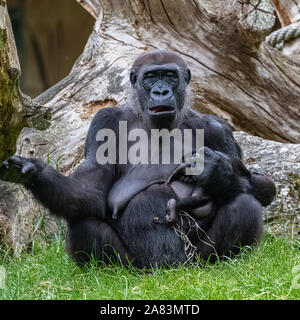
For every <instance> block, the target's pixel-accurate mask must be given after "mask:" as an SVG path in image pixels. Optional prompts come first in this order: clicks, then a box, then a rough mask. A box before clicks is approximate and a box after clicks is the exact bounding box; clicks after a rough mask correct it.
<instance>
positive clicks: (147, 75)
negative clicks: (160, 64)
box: [144, 72, 155, 79]
mask: <svg viewBox="0 0 300 320" xmlns="http://www.w3.org/2000/svg"><path fill="white" fill-rule="evenodd" d="M152 78H155V74H154V72H147V73H145V75H144V79H152Z"/></svg>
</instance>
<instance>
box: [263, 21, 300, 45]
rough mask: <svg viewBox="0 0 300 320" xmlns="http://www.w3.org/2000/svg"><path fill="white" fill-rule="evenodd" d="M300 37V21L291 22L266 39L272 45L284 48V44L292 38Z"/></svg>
mask: <svg viewBox="0 0 300 320" xmlns="http://www.w3.org/2000/svg"><path fill="white" fill-rule="evenodd" d="M298 37H300V22H297V23H293V24H290V25H289V26H287V27H284V28H281V29H279V30H276V31H274V32H272V33H271V34H269V35H268V36H267V37H266V41H267V43H268V44H269V45H271V46H272V47H275V48H276V49H278V50H282V48H283V46H284V44H285V43H286V42H288V41H290V40H292V39H295V38H298Z"/></svg>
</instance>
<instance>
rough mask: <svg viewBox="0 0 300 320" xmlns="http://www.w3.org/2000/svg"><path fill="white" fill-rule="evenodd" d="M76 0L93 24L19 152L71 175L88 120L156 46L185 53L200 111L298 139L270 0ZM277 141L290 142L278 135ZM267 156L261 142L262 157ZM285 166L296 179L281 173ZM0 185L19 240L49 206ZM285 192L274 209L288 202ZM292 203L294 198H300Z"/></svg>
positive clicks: (293, 83)
mask: <svg viewBox="0 0 300 320" xmlns="http://www.w3.org/2000/svg"><path fill="white" fill-rule="evenodd" d="M77 1H78V2H80V3H81V4H82V5H83V6H84V8H85V9H87V10H88V11H89V12H90V13H91V14H92V15H93V16H94V17H97V20H96V23H95V26H94V30H93V32H92V34H91V35H90V37H89V39H88V42H87V44H86V47H85V49H84V52H83V53H82V55H81V56H80V57H79V58H78V60H77V61H76V63H75V64H74V67H73V69H72V70H71V72H70V74H69V75H68V76H67V77H66V78H65V79H63V80H62V81H60V82H59V83H57V84H56V85H55V86H53V87H52V88H50V89H49V90H47V91H46V92H44V93H43V94H42V95H40V96H39V97H37V98H36V99H34V102H35V103H37V104H42V105H45V106H46V107H49V108H51V112H52V115H53V120H52V125H51V126H50V127H49V128H48V129H47V130H46V131H44V132H42V133H40V132H36V131H34V130H32V129H24V130H23V132H22V134H21V135H20V138H19V141H18V153H19V154H20V155H23V156H26V157H28V156H29V157H32V156H33V157H43V158H45V159H47V160H48V161H50V162H51V163H52V164H54V165H55V166H57V167H58V168H59V170H60V171H61V172H63V173H64V174H69V173H70V172H71V171H72V170H73V169H74V167H75V166H76V165H77V164H78V163H80V161H81V160H82V156H83V148H84V142H85V136H86V133H87V130H88V127H89V125H90V121H91V119H92V118H93V116H94V115H95V113H96V112H97V111H98V110H99V109H100V108H104V107H107V106H115V105H117V104H119V103H122V102H124V101H125V100H126V98H127V97H128V96H130V90H131V89H130V86H129V81H128V75H129V74H128V73H129V67H130V66H131V64H132V63H133V61H134V60H135V58H136V57H137V56H138V55H139V54H140V53H143V52H145V51H146V50H148V49H153V48H166V49H171V50H174V51H176V52H178V53H179V54H181V55H182V56H183V58H184V59H185V60H186V62H187V63H188V65H189V66H190V68H191V71H192V77H193V80H192V88H193V93H194V107H195V108H196V109H197V110H199V111H201V112H204V113H211V114H216V115H219V116H221V117H223V118H224V119H226V120H228V122H229V123H230V124H231V125H232V126H233V128H235V129H236V130H244V131H247V132H248V133H251V134H254V135H257V136H260V137H262V138H265V139H272V140H276V141H278V142H293V143H300V112H299V96H300V75H299V66H300V61H299V60H297V59H296V58H295V57H293V58H292V57H286V56H285V55H283V54H282V53H281V52H280V51H278V50H276V49H274V48H272V47H270V46H269V45H268V44H267V43H265V42H264V39H265V37H266V35H268V34H269V33H270V32H271V31H272V29H273V28H274V24H275V13H274V10H273V7H272V5H271V2H270V1H268V0H261V1H259V0H253V1H247V0H244V1H242V0H241V1H234V0H229V1H218V0H212V1H208V0H186V1H180V3H179V2H178V1H176V0H149V1H146V0H139V1H135V0H128V1H123V0H113V1H110V0H77ZM246 136H247V137H248V135H246ZM249 139H250V140H249V141H251V137H250V138H249ZM253 139H254V138H253ZM255 139H256V138H255ZM247 141H248V140H247ZM256 141H257V140H255V143H256ZM259 141H261V140H259ZM241 142H243V139H242V140H241ZM274 143H275V142H274ZM275 144H276V143H275ZM254 145H255V144H254ZM265 146H266V148H267V147H268V146H269V144H268V142H267V141H266V144H265ZM277 146H278V148H279V149H280V148H285V145H284V144H282V143H278V144H277ZM279 149H278V150H279ZM299 149H300V145H294V146H293V145H290V144H289V145H287V146H286V153H288V152H289V150H293V151H294V152H295V154H296V155H297V156H298V157H299V155H300V154H299V152H300V151H299ZM266 156H267V151H266V150H265V149H260V150H259V151H258V154H257V157H256V159H257V161H261V159H263V158H264V157H266ZM293 161H294V162H296V160H295V159H294V158H293V159H292V160H291V166H292V164H293ZM253 163H256V160H254V162H253ZM267 165H268V163H266V166H267ZM276 168H277V167H276ZM262 169H263V168H262ZM291 170H292V169H291ZM291 170H289V169H288V168H285V171H284V174H283V177H284V178H282V177H280V178H279V177H278V176H275V181H276V183H277V186H278V189H279V191H278V192H279V194H280V193H281V191H282V190H284V188H285V185H284V181H286V184H287V185H289V187H290V188H291V190H293V192H294V193H292V194H293V197H292V198H291V202H292V201H293V199H296V198H295V197H294V194H298V193H297V192H298V191H297V190H298V189H297V188H298V187H297V186H298V184H297V183H298V182H297V181H298V180H297V179H298V178H297V177H299V176H300V168H298V167H295V168H293V170H296V171H295V172H294V171H293V172H292V171H291ZM264 171H268V168H265V169H264ZM271 171H272V170H271ZM274 172H275V169H274ZM289 172H292V174H293V175H294V176H295V177H296V178H295V179H294V180H293V181H296V182H292V181H291V180H288V179H286V180H285V178H286V177H287V176H288V175H289ZM0 193H1V199H0V203H1V202H2V204H4V205H2V206H1V207H0V214H1V213H2V214H4V215H6V216H8V217H10V219H11V220H12V221H14V223H13V226H12V230H13V231H12V238H13V243H14V246H15V247H19V248H22V247H23V246H24V245H25V244H26V243H28V242H29V241H31V240H32V233H33V231H34V230H35V231H36V229H37V228H35V226H36V225H37V221H39V219H40V217H41V216H43V215H47V211H46V210H45V209H44V208H42V207H41V206H40V205H39V204H37V203H36V201H35V200H33V198H32V196H31V195H30V194H29V193H27V192H26V191H23V192H21V191H20V190H19V188H18V187H17V186H13V185H8V184H5V183H2V184H1V185H0ZM25 197H26V198H25ZM280 199H281V200H280V201H278V202H276V210H278V214H280V212H282V208H283V207H284V202H285V201H286V200H285V198H284V197H282V198H280ZM295 201H296V204H295V205H298V204H299V198H298V199H296V200H295ZM297 201H298V202H297ZM273 209H274V208H273ZM274 210H275V209H274ZM280 210H281V211H280ZM287 210H288V209H287Z"/></svg>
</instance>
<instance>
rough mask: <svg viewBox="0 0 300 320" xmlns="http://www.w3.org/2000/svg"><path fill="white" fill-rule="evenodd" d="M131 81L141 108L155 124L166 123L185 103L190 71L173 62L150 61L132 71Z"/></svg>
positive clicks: (166, 124) (172, 118) (163, 124)
mask: <svg viewBox="0 0 300 320" xmlns="http://www.w3.org/2000/svg"><path fill="white" fill-rule="evenodd" d="M130 81H131V84H132V85H133V87H134V89H135V90H136V93H137V97H138V100H139V103H140V105H141V108H142V110H143V112H144V113H146V114H147V116H148V117H149V118H150V120H151V122H153V123H154V124H156V125H158V126H163V127H166V126H168V125H169V124H171V123H172V122H173V121H174V119H175V118H176V114H177V113H178V112H180V111H181V110H182V108H183V107H184V101H185V90H186V86H187V85H188V83H189V81H190V71H189V70H188V69H185V70H182V68H180V67H179V66H178V65H177V64H176V63H167V64H157V65H155V64H149V65H144V66H142V67H141V68H140V69H139V70H138V72H135V71H132V72H131V74H130Z"/></svg>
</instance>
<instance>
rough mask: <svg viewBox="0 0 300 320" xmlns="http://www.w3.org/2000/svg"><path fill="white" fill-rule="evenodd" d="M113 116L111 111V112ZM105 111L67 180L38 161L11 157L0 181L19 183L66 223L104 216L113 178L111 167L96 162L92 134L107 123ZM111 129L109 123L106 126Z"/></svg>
mask: <svg viewBox="0 0 300 320" xmlns="http://www.w3.org/2000/svg"><path fill="white" fill-rule="evenodd" d="M112 113H113V112H112ZM107 114H108V112H105V113H104V116H103V115H102V114H101V113H100V112H99V114H97V115H96V116H95V118H94V120H93V121H92V124H91V127H90V129H89V133H88V138H87V140H88V143H86V149H85V160H84V162H83V163H82V164H81V165H80V166H79V167H78V168H77V169H76V171H75V172H74V173H73V174H72V175H70V176H69V177H67V176H64V175H62V174H60V173H59V172H57V171H56V170H55V169H54V168H52V167H51V166H49V165H48V164H46V163H45V162H43V161H41V160H39V159H27V158H22V157H18V156H13V157H12V158H11V159H10V160H8V161H6V162H5V163H4V164H3V165H2V166H1V167H0V179H2V180H5V181H10V182H15V183H21V184H23V185H24V186H25V187H26V188H27V189H29V190H30V191H31V192H32V193H33V195H34V196H35V197H36V198H37V199H38V200H39V201H40V202H41V203H42V204H43V205H44V206H46V207H47V208H48V209H49V210H50V211H51V212H52V213H53V214H55V215H57V216H60V217H63V218H65V219H67V220H72V219H76V218H80V217H83V216H85V217H86V216H97V217H101V218H104V217H105V215H106V197H107V192H108V190H109V188H110V186H111V184H112V181H113V179H114V175H115V165H112V164H105V165H100V164H98V163H97V161H96V150H97V147H98V146H99V144H100V143H99V142H97V141H96V134H97V132H98V130H100V129H101V127H106V126H108V125H109V122H112V121H111V120H110V119H108V118H107ZM110 126H111V124H110Z"/></svg>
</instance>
